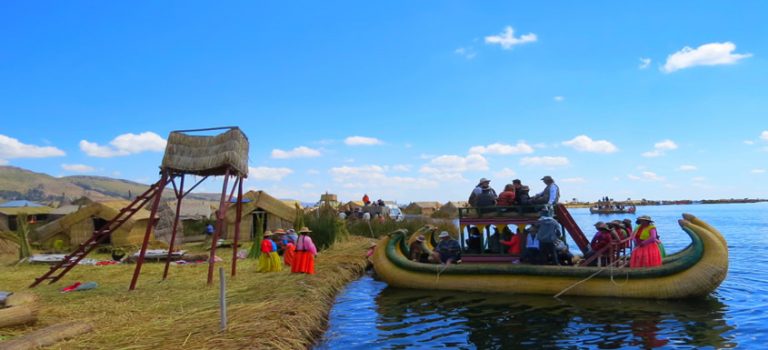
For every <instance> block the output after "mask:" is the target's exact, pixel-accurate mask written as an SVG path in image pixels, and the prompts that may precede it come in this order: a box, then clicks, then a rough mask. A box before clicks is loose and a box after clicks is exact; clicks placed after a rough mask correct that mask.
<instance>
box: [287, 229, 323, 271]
mask: <svg viewBox="0 0 768 350" xmlns="http://www.w3.org/2000/svg"><path fill="white" fill-rule="evenodd" d="M310 233H312V230H310V229H309V228H307V227H306V226H305V227H302V228H301V230H299V237H298V238H297V239H296V253H294V255H293V262H292V264H291V272H292V273H306V274H310V275H314V274H315V256H316V255H317V247H315V243H314V242H312V238H310V237H309V234H310Z"/></svg>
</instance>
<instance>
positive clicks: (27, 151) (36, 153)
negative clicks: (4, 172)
mask: <svg viewBox="0 0 768 350" xmlns="http://www.w3.org/2000/svg"><path fill="white" fill-rule="evenodd" d="M63 155H65V153H64V151H62V150H60V149H58V148H56V147H51V146H35V145H27V144H24V143H21V142H20V141H19V140H17V139H15V138H13V137H8V136H5V135H0V160H3V161H5V162H6V163H5V164H7V162H8V159H14V158H47V157H60V156H63Z"/></svg>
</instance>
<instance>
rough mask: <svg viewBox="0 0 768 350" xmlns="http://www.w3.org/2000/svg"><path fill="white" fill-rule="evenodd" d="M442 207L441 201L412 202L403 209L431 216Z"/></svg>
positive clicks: (408, 212)
mask: <svg viewBox="0 0 768 350" xmlns="http://www.w3.org/2000/svg"><path fill="white" fill-rule="evenodd" d="M438 209H440V202H412V203H411V204H408V206H407V207H405V209H404V210H403V211H404V212H405V213H406V214H414V215H424V216H430V215H432V214H434V213H435V212H436V211H437V210H438Z"/></svg>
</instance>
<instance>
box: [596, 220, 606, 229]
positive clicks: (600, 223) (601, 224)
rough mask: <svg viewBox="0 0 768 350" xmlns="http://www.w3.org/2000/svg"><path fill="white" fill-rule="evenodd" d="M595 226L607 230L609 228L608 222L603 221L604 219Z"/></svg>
mask: <svg viewBox="0 0 768 350" xmlns="http://www.w3.org/2000/svg"><path fill="white" fill-rule="evenodd" d="M595 227H596V228H598V229H601V228H603V229H606V230H607V229H608V225H607V224H606V223H604V222H602V221H598V222H597V223H596V224H595Z"/></svg>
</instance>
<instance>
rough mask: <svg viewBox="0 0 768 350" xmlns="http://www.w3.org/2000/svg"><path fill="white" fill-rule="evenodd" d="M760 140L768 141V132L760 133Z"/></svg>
mask: <svg viewBox="0 0 768 350" xmlns="http://www.w3.org/2000/svg"><path fill="white" fill-rule="evenodd" d="M760 138H761V139H763V141H768V130H763V132H762V133H760Z"/></svg>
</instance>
